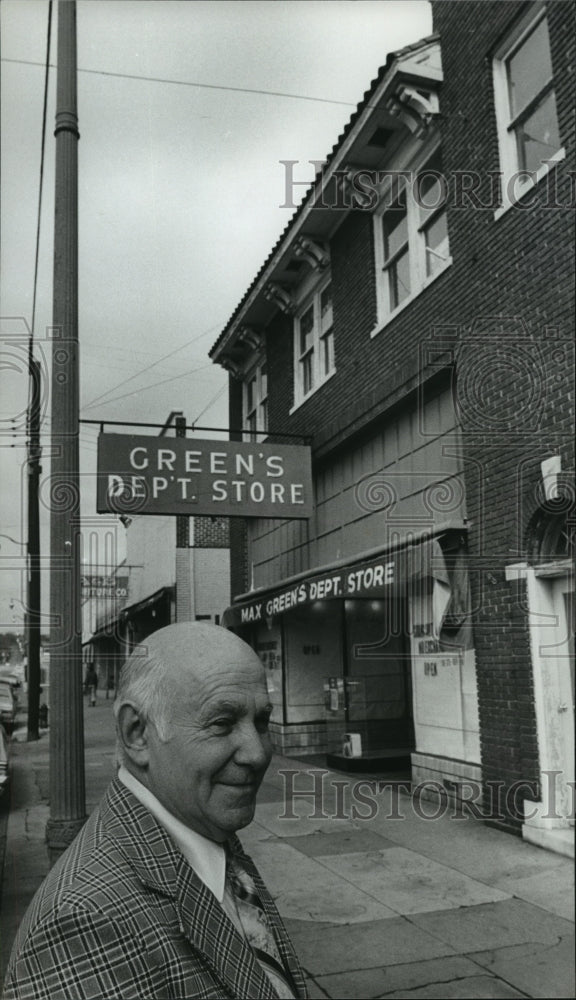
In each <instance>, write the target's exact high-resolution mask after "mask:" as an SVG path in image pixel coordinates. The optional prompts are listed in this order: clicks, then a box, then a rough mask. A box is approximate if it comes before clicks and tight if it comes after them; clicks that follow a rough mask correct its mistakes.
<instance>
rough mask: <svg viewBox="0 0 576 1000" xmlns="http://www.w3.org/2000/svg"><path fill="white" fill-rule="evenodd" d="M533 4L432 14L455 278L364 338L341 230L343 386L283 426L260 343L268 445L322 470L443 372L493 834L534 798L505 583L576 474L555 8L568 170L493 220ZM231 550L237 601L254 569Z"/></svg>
mask: <svg viewBox="0 0 576 1000" xmlns="http://www.w3.org/2000/svg"><path fill="white" fill-rule="evenodd" d="M526 6H527V5H526V4H524V3H515V2H510V3H505V4H504V3H501V2H500V0H498V2H495V3H491V2H484V3H481V4H479V3H476V2H473V3H467V2H462V0H454V2H453V0H442V2H433V12H434V29H435V31H438V32H439V33H440V36H441V47H442V62H443V71H444V83H443V85H442V90H441V94H440V102H441V118H440V119H439V120H438V122H437V123H436V124H435V125H434V126H433V128H437V129H438V130H439V132H440V135H441V140H442V156H443V170H444V174H445V176H446V177H447V179H448V180H449V182H450V199H449V213H448V228H449V239H450V251H451V255H452V258H453V263H452V265H451V266H450V267H449V268H447V269H446V270H445V271H444V272H443V273H442V274H441V275H440V276H439V277H438V278H437V280H435V281H434V282H433V283H432V284H431V285H430V286H429V287H428V288H427V289H426V290H425V291H424V292H422V293H421V294H420V295H419V296H418V297H416V298H415V299H414V301H413V302H411V303H410V304H409V305H408V306H407V308H405V309H404V310H403V311H402V312H400V313H399V314H398V316H397V317H396V318H395V319H393V320H392V321H391V322H389V323H388V324H387V325H386V326H385V328H384V329H382V330H381V331H380V332H377V333H376V335H375V336H373V337H371V336H370V333H371V331H372V330H373V327H374V324H375V322H376V288H375V282H376V278H377V276H376V274H375V266H374V247H373V222H372V215H371V213H368V212H361V211H356V212H353V213H351V214H350V215H349V216H348V217H347V218H346V219H344V220H343V222H342V224H341V225H340V227H339V229H338V230H337V231H336V233H335V234H334V236H333V239H332V241H331V247H330V249H331V266H332V281H333V293H334V335H335V358H336V373H335V375H334V376H333V377H332V378H331V379H330V380H329V381H328V382H327V383H326V384H325V385H324V386H322V387H321V388H320V389H319V390H318V391H317V392H316V393H315V394H314V395H313V396H311V397H310V398H309V399H308V400H307V401H306V402H305V403H303V404H302V405H301V406H300V407H299V408H298V409H297V410H296V411H295V412H294V413H293V414H290V409H291V407H292V403H293V353H292V351H293V349H292V321H291V320H290V318H289V317H286V316H283V315H281V314H277V316H276V318H275V319H274V321H273V323H272V324H271V325H270V327H269V329H268V331H267V355H268V371H269V414H270V424H269V425H270V430H271V431H285V432H289V433H292V434H303V435H310V436H312V444H313V451H314V453H315V455H316V456H317V458H318V457H319V456H320V454H322V455H325V454H327V453H328V451H329V450H330V448H331V447H336V445H338V447H349V448H353V447H354V444H353V442H352V440H351V438H350V437H349V439H348V441H347V440H346V438H347V435H351V433H352V431H354V432H356V431H357V430H358V429H359V428H360V427H361V426H362V424H363V423H364V424H368V422H369V421H373V420H374V419H375V417H376V416H377V415H378V414H380V415H385V414H386V412H387V411H388V412H390V407H391V405H392V404H394V405H395V406H399V405H400V406H401V405H402V399H403V397H407V396H408V394H409V393H413V391H414V388H415V386H416V385H417V384H418V382H419V381H422V380H425V379H426V378H428V377H429V376H431V375H432V373H433V372H434V371H437V370H439V368H440V367H441V366H446V365H447V366H448V367H449V368H450V369H451V372H452V385H453V392H454V396H455V406H456V409H457V413H458V415H459V419H460V424H461V428H462V433H463V463H464V468H465V477H466V491H467V506H468V514H469V547H470V560H471V575H472V591H473V601H474V607H475V645H476V652H477V663H478V685H479V700H480V719H481V730H482V765H483V774H484V778H485V780H487V781H493V782H495V783H497V782H502V783H503V786H502V787H503V796H504V798H505V799H506V803H505V810H504V813H505V819H504V820H503V822H504V823H505V825H508V826H510V827H512V828H514V829H518V827H519V822H520V816H519V810H520V808H521V801H520V799H519V800H518V803H517V804H516V805H514V804H512V805H510V798H509V796H508V797H506V790H507V789H509V788H510V787H512V786H513V785H514V783H515V782H517V781H521V780H522V781H526V780H528V781H529V782H534V783H535V782H536V780H537V776H538V751H537V739H536V721H535V715H534V700H533V690H532V675H531V659H530V649H529V636H528V630H527V616H526V607H525V599H524V596H523V594H522V592H521V590H518V589H515V588H516V585H511V584H510V583H507V582H506V581H505V576H504V570H505V566H506V565H508V564H510V563H513V562H517V561H519V560H521V559H523V558H526V548H527V532H528V528H529V524H530V522H531V520H532V519H533V517H534V514H535V512H536V511H537V509H538V504H539V500H540V499H541V498H540V494H539V482H540V462H541V461H542V459H544V458H546V457H548V456H549V455H552V454H560V455H561V456H562V463H563V468H564V469H572V468H573V465H574V455H573V441H572V414H573V386H572V378H573V375H572V373H573V368H574V349H573V343H572V324H573V315H574V301H573V277H572V268H573V249H572V248H573V217H572V213H571V212H569V211H567V210H566V206H570V205H573V203H574V123H573V116H572V105H571V94H572V87H573V80H574V70H575V56H574V31H573V27H574V24H573V22H574V6H573V5H572V4H567V3H562V2H553V3H549V4H547V11H548V25H549V33H550V44H551V51H552V59H553V69H554V76H555V90H556V99H557V109H558V118H559V126H560V133H561V138H562V142H563V145H564V148H565V150H566V159H565V160H564V161H563V162H560V163H558V164H556V165H555V167H554V168H553V169H552V170H551V172H550V173H549V174H548V176H547V177H546V178H545V179H543V180H542V181H541V182H540V183H539V184H538V186H537V187H536V188H535V189H534V190H533V191H532V192H530V196H529V197H528V198H527V199H525V204H524V205H523V206H520V207H516V206H515V207H513V208H511V209H510V210H509V211H508V212H506V213H505V214H504V215H502V216H501V217H500V218H497V219H496V218H495V217H494V208H495V203H494V197H493V194H494V190H495V176H496V175H497V173H498V171H499V169H500V163H499V155H498V142H497V132H496V121H495V114H494V105H493V82H492V52H493V51H494V48H495V46H496V45H497V44H498V43H499V41H500V40H501V39H502V38H503V36H504V35H505V33H506V32H507V31H508V29H509V27H510V26H511V24H512V23H513V22H514V20H515V19H516V18H517V17H518V16H519V14H521V13H522V12H523V11H524V10H525V9H526ZM464 173H466V175H468V176H470V175H473V176H474V177H475V178H476V179H475V180H474V185H475V186H474V192H473V194H468V195H466V192H465V191H464V190H463V187H464V186H465V185H464V181H463V176H464ZM555 206H556V207H555ZM557 206H560V207H557ZM434 358H436V360H434ZM439 359H441V361H440V360H439ZM427 365H428V368H429V370H428V371H426V366H427ZM234 393H235V395H234V394H233V396H234V399H235V400H236V403H234V399H231V406H232V408H233V407H234V406H236V407H237V406H238V402H237V400H238V391H237V389H235V390H234ZM231 413H232V410H231ZM232 422H233V421H232ZM236 426H238V424H237V423H236ZM235 531H236V534H235V535H234V536H233V537H239V536H240V535H241V534H242V532H241V530H240V529H239V528H238V529H235ZM233 545H234V549H233V552H234V558H233V564H234V562H235V561H236V560H238V565H237V567H236V568H234V566H233V581H234V580H238V581H239V580H240V579H241V578H243V585H242V586H237V585H236V584H235V583H234V582H233V587H232V589H233V593H234V592H236V593H238V592H241V591H242V589H246V582H247V567H246V566H245V565H242V564H241V557H239V556H238V554H237V551H236V548H235V543H234V542H233ZM235 587H236V589H235ZM533 791H534V795H536V794H537V791H538V790H537V788H536V785H535V784H534V789H533ZM524 794H528V796H530V794H531V793H530V792H529V791H525V793H524ZM516 806H517V807H518V808H516Z"/></svg>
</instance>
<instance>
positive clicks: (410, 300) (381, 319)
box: [370, 257, 452, 338]
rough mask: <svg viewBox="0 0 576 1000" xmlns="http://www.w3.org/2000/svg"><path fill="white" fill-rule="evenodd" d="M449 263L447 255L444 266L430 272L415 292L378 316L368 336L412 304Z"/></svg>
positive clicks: (374, 333)
mask: <svg viewBox="0 0 576 1000" xmlns="http://www.w3.org/2000/svg"><path fill="white" fill-rule="evenodd" d="M451 265H452V258H451V257H449V258H448V260H447V261H446V263H445V264H444V267H441V268H440V270H439V271H436V273H435V274H431V275H430V277H429V278H427V279H426V281H425V282H424V284H423V285H422V286H421V288H419V289H418V290H417V291H415V292H412V294H411V295H409V296H408V298H407V299H404V301H403V302H401V303H400V305H399V306H398V307H397V308H396V309H395V310H394V312H391V313H388V314H387V315H386V316H379V317H378V321H377V323H376V326H375V327H374V329H373V330H372V332H371V334H370V336H371V337H372V338H374V337H377V336H378V334H379V333H380V331H381V330H383V329H384V327H386V326H388V324H389V323H391V322H392V320H394V319H396V317H397V316H399V315H400V313H401V312H403V311H404V309H407V308H408V306H410V305H412V303H413V302H414V301H415V300H416V299H417V298H418V296H419V295H422V292H424V291H426V289H427V288H429V287H430V285H432V284H434V282H435V281H436V279H437V278H439V277H440V275H441V274H444V273H445V272H446V271H447V270H448V268H449V267H451Z"/></svg>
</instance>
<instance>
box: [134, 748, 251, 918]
mask: <svg viewBox="0 0 576 1000" xmlns="http://www.w3.org/2000/svg"><path fill="white" fill-rule="evenodd" d="M118 777H119V779H120V781H121V782H122V784H123V785H125V787H126V788H127V789H128V790H129V791H130V792H132V794H133V795H135V796H136V798H137V799H138V801H139V802H141V803H142V805H143V806H144V808H145V809H147V810H148V812H149V813H152V815H153V816H154V818H155V819H156V820H158V822H159V824H160V826H161V827H163V829H164V830H165V831H166V833H167V834H168V836H169V837H170V838H171V839H172V840H173V841H174V843H175V844H176V847H177V848H178V849H179V850H180V851H181V852H182V854H183V855H184V857H185V858H186V861H187V862H188V864H189V865H190V867H191V868H193V869H194V871H195V872H196V874H197V876H198V878H200V879H202V881H203V883H204V885H205V886H206V888H207V889H210V892H211V893H212V894H213V895H214V896H215V897H216V899H217V900H218V902H219V903H220V905H221V906H222V907H223V909H224V910H225V912H226V916H227V917H229V918H230V920H231V921H232V923H233V924H234V926H235V927H236V929H237V930H238V931H240V933H241V934H242V935H243V936H244V929H243V927H242V924H241V922H240V919H239V917H238V913H237V910H236V905H235V903H234V900H233V898H232V896H231V894H230V893H229V891H228V890H227V887H226V852H225V850H224V845H223V844H218V843H216V841H215V840H209V839H208V837H203V836H202V834H200V833H196V831H195V830H191V829H190V827H189V826H186V825H185V824H184V823H182V822H181V821H180V820H179V819H176V817H175V816H173V815H172V813H170V812H168V810H167V809H166V808H165V807H164V806H163V805H162V803H161V802H159V801H158V799H157V798H156V796H155V795H153V794H152V792H151V791H150V789H148V788H146V787H145V786H144V785H143V784H142V782H141V781H138V778H136V777H134V775H133V774H131V773H130V771H128V769H127V768H126V767H124V766H123V765H122V766H121V767H120V770H119V771H118Z"/></svg>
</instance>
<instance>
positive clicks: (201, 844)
mask: <svg viewBox="0 0 576 1000" xmlns="http://www.w3.org/2000/svg"><path fill="white" fill-rule="evenodd" d="M114 707H115V713H116V721H117V733H118V745H119V749H120V754H121V759H122V766H121V767H120V770H119V772H118V776H117V778H115V779H114V780H113V781H112V783H111V784H110V786H109V788H108V791H107V792H106V794H105V796H104V798H103V800H102V802H101V804H100V806H99V808H98V809H97V810H96V812H95V813H93V814H92V816H91V817H90V819H89V820H88V822H87V823H86V826H85V827H84V829H83V830H82V832H81V833H80V834H79V836H78V837H77V838H76V840H75V841H74V843H73V844H72V845H71V847H70V848H69V849H68V851H66V853H65V854H64V855H63V856H62V858H60V860H59V861H58V862H57V864H56V865H55V867H54V868H53V869H52V871H51V872H50V874H49V875H48V877H47V879H46V881H45V882H44V884H43V885H42V887H41V888H40V890H39V891H38V893H37V894H36V896H35V898H34V900H33V902H32V904H31V906H30V908H29V910H28V913H27V914H26V917H25V919H24V921H23V923H22V926H21V928H20V931H19V933H18V937H17V939H16V942H15V944H14V948H13V951H12V956H11V960H10V965H9V968H8V972H7V976H6V987H5V994H4V996H5V1000H11V998H19V1000H24V998H35V1000H40V998H41V1000H44V998H46V1000H48V998H50V1000H88V998H103V1000H113V998H125V997H134V998H135V1000H136V998H137V1000H144V998H149V1000H161V998H186V1000H190V998H192V997H206V998H208V997H210V998H217V997H222V998H224V997H237V998H249V997H254V998H259V1000H265V998H274V997H295V998H299V997H305V996H306V991H305V987H304V981H303V977H302V972H301V970H300V967H299V965H298V962H297V959H296V957H295V955H294V952H293V950H292V947H291V945H290V942H289V940H288V937H287V935H286V931H285V930H284V927H283V926H282V923H281V920H280V917H279V915H278V912H277V910H276V907H275V906H274V903H273V902H272V899H271V897H270V895H269V894H268V892H267V891H266V888H265V886H264V884H263V882H262V880H261V878H260V876H259V874H258V872H257V870H256V868H255V867H254V864H253V863H252V861H251V860H250V858H248V856H247V855H246V854H244V852H243V851H242V848H241V845H240V842H239V840H238V839H237V837H236V836H235V831H236V830H239V829H240V828H241V827H244V826H246V825H247V824H248V823H250V821H251V820H252V818H253V816H254V809H255V806H256V793H257V791H258V788H259V786H260V783H261V781H262V778H263V777H264V773H265V771H266V768H267V767H268V764H269V762H270V755H271V751H270V744H269V737H268V722H269V717H270V711H271V706H270V704H269V700H268V694H267V690H266V682H265V677H264V671H263V669H262V665H261V663H260V660H259V659H258V657H257V656H256V655H255V653H254V652H253V651H252V649H250V647H249V646H247V645H246V643H244V642H242V640H241V639H238V638H237V637H236V636H235V635H233V634H232V633H230V632H227V631H226V630H225V629H223V628H218V627H217V626H213V625H206V624H203V623H202V624H198V623H196V624H182V625H170V626H168V628H164V629H160V631H158V632H156V633H154V635H152V636H150V637H149V638H148V639H147V640H146V644H145V645H143V646H141V647H138V648H137V649H136V650H134V652H133V653H132V655H131V656H130V658H129V660H128V661H127V663H126V664H125V666H124V668H123V670H122V674H121V678H120V686H119V691H118V697H117V699H116V704H115V706H114Z"/></svg>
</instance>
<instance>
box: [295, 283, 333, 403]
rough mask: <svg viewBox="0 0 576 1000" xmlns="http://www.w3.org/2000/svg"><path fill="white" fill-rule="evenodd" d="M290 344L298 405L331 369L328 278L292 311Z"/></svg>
mask: <svg viewBox="0 0 576 1000" xmlns="http://www.w3.org/2000/svg"><path fill="white" fill-rule="evenodd" d="M294 347H295V351H294V354H295V359H294V370H295V385H294V403H295V405H298V404H299V403H301V402H302V401H303V400H304V399H306V397H307V396H309V395H310V394H311V393H313V392H314V391H315V390H316V389H318V388H319V386H321V385H322V383H323V382H325V381H326V379H327V378H329V377H330V375H332V373H333V372H334V371H335V363H334V329H333V325H332V283H331V282H330V281H328V282H327V283H325V284H324V285H323V286H322V287H321V288H320V289H318V290H317V291H316V292H314V294H313V295H312V297H311V298H308V299H307V300H306V304H305V306H304V308H303V309H301V310H300V311H299V312H298V313H297V314H296V319H295V324H294Z"/></svg>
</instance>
